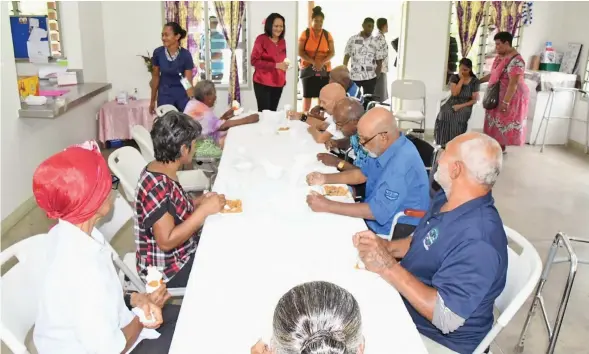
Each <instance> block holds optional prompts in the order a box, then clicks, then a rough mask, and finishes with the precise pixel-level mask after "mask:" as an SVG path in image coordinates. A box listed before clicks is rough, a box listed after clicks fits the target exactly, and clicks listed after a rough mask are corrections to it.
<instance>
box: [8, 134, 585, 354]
mask: <svg viewBox="0 0 589 354" xmlns="http://www.w3.org/2000/svg"><path fill="white" fill-rule="evenodd" d="M493 194H494V196H495V199H496V204H497V207H498V209H499V211H500V213H501V216H502V218H503V221H504V223H505V224H506V225H508V226H510V227H511V228H513V229H515V230H517V231H519V232H520V233H521V234H522V235H524V236H525V237H526V238H528V239H529V240H530V241H531V242H532V243H533V244H534V246H535V247H536V249H537V250H538V252H539V254H540V257H541V258H542V259H544V258H545V257H546V254H547V251H548V248H549V247H550V245H551V243H552V240H553V238H554V235H555V234H556V233H557V232H558V231H564V232H566V233H568V234H570V235H575V236H578V237H585V238H589V157H588V156H584V155H581V154H575V153H571V152H568V151H566V150H564V149H562V148H547V149H546V150H545V152H544V153H543V154H541V153H540V152H539V151H538V148H534V147H530V146H526V147H524V148H513V149H510V150H509V153H508V155H507V156H506V157H505V162H504V169H503V173H502V175H501V177H500V178H499V181H498V183H497V185H496V187H495V189H494V192H493ZM50 225H51V222H50V221H48V220H47V218H46V217H45V216H44V215H43V213H42V212H41V211H40V210H39V209H35V210H33V211H32V212H31V213H30V214H29V215H27V216H26V217H25V218H24V219H23V220H22V221H20V222H19V223H18V224H17V225H16V226H15V227H14V228H13V229H12V230H10V231H9V232H7V233H6V234H5V235H3V236H2V248H3V249H4V248H6V247H7V246H9V245H11V244H13V243H14V242H17V241H18V240H21V239H23V238H25V237H27V236H29V235H34V234H37V233H42V232H46V231H47V229H48V227H49V226H50ZM113 245H114V247H115V249H116V250H117V251H118V252H119V253H121V254H123V253H126V252H129V251H132V250H133V249H134V244H133V232H132V225H130V224H128V225H126V227H125V228H123V229H122V230H121V232H119V234H118V235H117V236H115V238H114V239H113ZM577 252H578V254H579V256H580V257H584V258H585V259H589V247H588V246H584V247H582V246H577ZM567 272H568V269H567V267H566V266H564V265H559V266H556V267H554V270H553V273H552V274H551V277H550V279H549V281H548V283H547V285H546V287H545V292H544V295H545V300H546V306H547V309H548V311H549V315H550V316H551V318H554V317H555V315H556V307H557V305H558V301H559V298H560V296H561V294H562V289H563V287H564V282H565V279H566V275H567ZM588 304H589V266H586V267H583V266H581V267H580V270H579V273H578V275H577V277H576V283H575V286H574V288H573V292H572V295H571V300H570V302H569V306H568V309H567V313H566V317H565V320H564V324H563V327H562V331H561V333H560V337H559V341H558V345H557V349H556V353H566V354H575V353H587V352H588V351H587V345H586V340H587V336H588V335H589V310H588V309H587V305H588ZM529 305H530V301H529V300H528V302H527V303H526V304H525V305H524V307H523V308H522V309H521V310H520V311H519V313H518V314H517V315H516V317H515V318H514V320H513V321H512V322H511V323H510V324H509V325H508V326H507V328H505V330H504V331H503V332H502V333H501V334H500V335H499V338H498V340H497V343H498V344H499V345H500V347H501V348H502V350H503V352H505V353H511V352H512V351H513V348H514V346H515V344H516V341H517V339H518V337H519V334H520V331H521V328H522V325H523V321H524V319H525V316H526V314H527V311H528V309H529ZM546 347H547V336H546V334H545V331H544V327H543V325H542V322H541V319H540V316H539V313H538V316H536V318H535V319H534V321H533V322H532V326H531V328H530V331H529V332H528V339H527V340H526V343H525V349H524V353H534V354H536V353H543V352H545V350H546ZM3 349H4V348H3ZM493 351H494V352H495V353H500V351H499V350H497V349H496V348H493ZM2 353H8V351H4V350H2Z"/></svg>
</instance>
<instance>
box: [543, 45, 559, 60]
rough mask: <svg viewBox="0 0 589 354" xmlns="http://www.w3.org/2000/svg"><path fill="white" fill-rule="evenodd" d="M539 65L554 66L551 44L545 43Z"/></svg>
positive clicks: (554, 57) (553, 52)
mask: <svg viewBox="0 0 589 354" xmlns="http://www.w3.org/2000/svg"><path fill="white" fill-rule="evenodd" d="M541 63H544V64H554V63H556V52H555V51H554V48H552V42H546V46H545V47H544V52H543V53H542V59H541Z"/></svg>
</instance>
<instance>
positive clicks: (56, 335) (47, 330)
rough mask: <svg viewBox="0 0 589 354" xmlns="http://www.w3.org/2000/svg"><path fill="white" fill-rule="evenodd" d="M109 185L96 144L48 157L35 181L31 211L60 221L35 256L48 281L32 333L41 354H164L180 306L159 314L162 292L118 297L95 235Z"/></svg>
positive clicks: (106, 255) (117, 286) (165, 294)
mask: <svg viewBox="0 0 589 354" xmlns="http://www.w3.org/2000/svg"><path fill="white" fill-rule="evenodd" d="M111 185H112V179H111V175H110V172H109V169H108V166H107V165H106V162H105V160H104V158H103V157H102V155H101V154H100V151H99V150H98V146H97V145H96V143H95V142H89V143H86V144H83V145H80V146H74V147H70V148H68V149H66V150H64V151H62V152H59V153H57V154H55V155H53V156H51V157H50V158H48V159H47V160H45V161H44V162H42V163H41V165H40V166H39V167H38V168H37V170H36V171H35V173H34V176H33V193H34V195H35V199H36V200H37V204H38V205H39V207H40V208H41V209H43V210H45V212H46V213H47V216H48V217H50V218H52V219H57V220H58V222H57V225H56V226H55V227H53V228H52V229H51V230H50V231H49V234H48V235H47V238H48V243H47V244H48V245H49V246H48V248H47V249H46V250H45V253H46V254H44V255H40V256H43V257H44V259H45V260H46V269H45V272H46V274H45V277H44V283H43V285H42V288H41V293H40V294H39V297H40V303H39V311H38V315H37V319H36V321H35V331H34V342H35V346H36V348H37V350H38V352H39V353H61V354H66V353H72V354H73V353H127V352H129V351H130V350H132V351H131V353H134V354H135V353H167V352H168V349H169V347H170V343H171V340H172V336H173V334H174V329H175V326H176V319H177V318H178V313H179V306H176V305H166V306H164V303H165V302H166V301H167V300H168V298H169V294H168V292H167V290H166V288H165V286H161V287H160V288H159V289H158V290H157V291H156V292H154V293H152V294H150V295H146V294H140V293H132V294H123V289H122V287H121V283H120V281H119V277H118V275H117V272H116V270H115V268H114V265H113V263H112V258H111V253H110V248H109V247H107V245H106V242H107V241H106V240H105V239H104V236H103V235H102V234H101V233H100V232H99V231H98V230H97V229H96V228H95V226H96V223H97V222H98V220H100V219H101V218H102V217H104V216H105V215H107V214H108V213H109V211H110V209H111V208H112V203H113V200H112V198H111V197H110V195H111V194H110V192H111ZM131 308H133V311H132V310H130V309H131ZM134 313H137V314H139V315H143V316H144V317H145V318H142V319H141V320H140V318H139V317H138V316H136V315H135V314H134ZM162 323H163V324H162ZM156 329H157V330H156Z"/></svg>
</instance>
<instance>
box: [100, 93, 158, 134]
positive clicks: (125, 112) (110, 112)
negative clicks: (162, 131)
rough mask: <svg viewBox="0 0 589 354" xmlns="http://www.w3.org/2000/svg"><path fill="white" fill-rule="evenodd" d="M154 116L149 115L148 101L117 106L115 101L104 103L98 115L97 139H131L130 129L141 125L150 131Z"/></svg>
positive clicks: (130, 102)
mask: <svg viewBox="0 0 589 354" xmlns="http://www.w3.org/2000/svg"><path fill="white" fill-rule="evenodd" d="M154 118H155V115H152V114H151V113H149V100H136V101H129V103H128V104H118V103H117V102H116V101H110V102H107V103H105V104H104V105H103V106H102V107H101V108H100V112H99V114H98V139H99V140H100V141H102V142H106V141H108V140H119V139H122V140H123V139H131V128H132V127H133V126H134V125H142V126H144V127H145V128H146V129H147V130H148V131H151V126H152V125H153V120H154Z"/></svg>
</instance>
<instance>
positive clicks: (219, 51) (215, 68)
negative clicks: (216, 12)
mask: <svg viewBox="0 0 589 354" xmlns="http://www.w3.org/2000/svg"><path fill="white" fill-rule="evenodd" d="M218 25H219V20H218V19H217V17H216V16H211V17H209V29H210V41H209V50H210V53H211V79H212V81H221V80H223V71H224V69H225V67H224V64H223V50H224V49H226V48H227V41H226V40H225V35H223V33H221V32H219V31H217V26H218ZM205 38H206V36H201V37H200V60H201V63H200V68H201V73H200V77H201V79H202V80H204V79H206V72H205V70H204V69H205V58H206V55H205V49H206V48H205Z"/></svg>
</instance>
